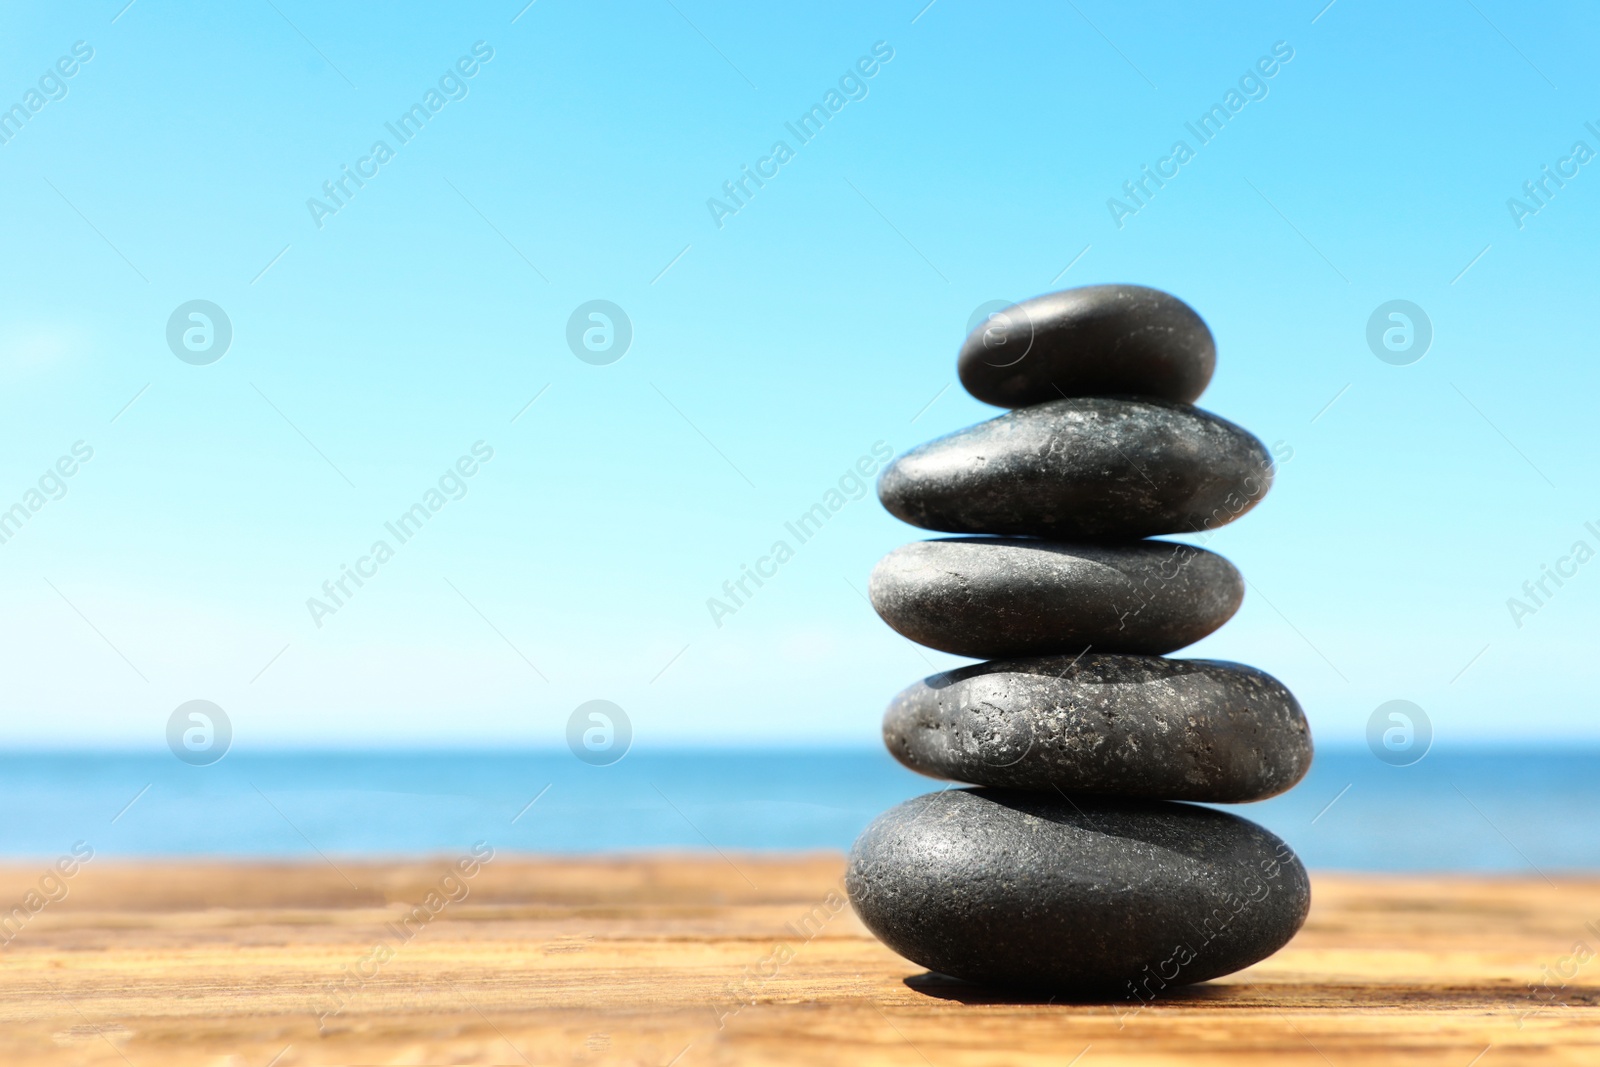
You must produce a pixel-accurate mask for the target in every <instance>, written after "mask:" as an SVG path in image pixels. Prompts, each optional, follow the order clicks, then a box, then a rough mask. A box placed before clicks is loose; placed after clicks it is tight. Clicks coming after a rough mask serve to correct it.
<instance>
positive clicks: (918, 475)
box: [878, 397, 1272, 540]
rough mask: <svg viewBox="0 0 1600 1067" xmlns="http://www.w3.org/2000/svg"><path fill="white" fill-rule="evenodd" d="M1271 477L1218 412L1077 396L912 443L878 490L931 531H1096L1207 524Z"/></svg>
mask: <svg viewBox="0 0 1600 1067" xmlns="http://www.w3.org/2000/svg"><path fill="white" fill-rule="evenodd" d="M1271 485H1272V458H1271V455H1270V454H1269V453H1268V452H1267V448H1266V446H1265V445H1263V444H1262V443H1261V442H1260V441H1258V440H1256V438H1255V437H1253V436H1252V435H1251V434H1249V433H1248V432H1246V431H1245V430H1242V429H1240V428H1239V427H1237V426H1235V425H1234V424H1233V423H1231V422H1228V421H1227V420H1225V419H1219V418H1218V417H1217V416H1215V415H1212V414H1210V413H1209V412H1205V411H1201V410H1200V409H1199V408H1193V407H1189V406H1188V405H1187V404H1169V403H1165V402H1161V401H1153V400H1118V399H1108V398H1104V397H1079V398H1076V399H1072V400H1057V401H1055V402H1054V403H1050V404H1038V405H1036V406H1034V407H1029V408H1020V409H1018V410H1016V411H1012V412H1008V413H1006V414H1004V415H1001V416H999V417H998V418H994V419H990V420H989V421H988V422H980V423H978V425H976V426H969V427H967V428H966V429H964V430H957V431H956V432H955V433H952V434H948V435H946V436H944V437H940V438H938V439H936V440H933V441H929V442H928V443H927V444H925V445H921V446H919V447H917V448H914V449H912V450H911V451H910V452H907V453H906V454H905V455H903V456H901V457H900V458H898V459H896V460H895V461H894V462H893V463H891V464H889V466H887V467H885V468H884V470H883V473H882V474H881V475H880V476H879V477H878V498H879V499H880V500H882V501H883V506H884V507H886V508H888V509H889V511H890V512H891V513H893V514H894V515H895V516H896V517H898V518H901V519H904V520H905V521H906V522H909V523H911V524H912V525H913V526H921V527H924V528H926V529H930V530H943V531H945V532H947V533H990V534H1025V535H1031V536H1035V537H1056V538H1061V539H1063V540H1075V539H1079V538H1085V539H1096V540H1106V539H1112V538H1124V539H1126V538H1137V537H1149V536H1151V535H1154V534H1171V533H1194V532H1196V531H1200V530H1209V529H1214V528H1216V527H1218V526H1221V525H1223V524H1225V523H1228V522H1231V521H1233V520H1234V519H1236V518H1238V517H1239V516H1240V515H1243V514H1244V513H1245V512H1246V511H1249V510H1250V509H1251V508H1252V507H1254V506H1255V505H1256V503H1257V502H1259V501H1260V499H1261V498H1262V497H1263V496H1265V495H1266V492H1267V490H1268V488H1270V487H1271Z"/></svg>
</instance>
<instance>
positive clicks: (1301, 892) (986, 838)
mask: <svg viewBox="0 0 1600 1067" xmlns="http://www.w3.org/2000/svg"><path fill="white" fill-rule="evenodd" d="M846 885H847V888H848V890H849V894H850V901H851V903H852V904H853V905H854V906H855V910H856V914H857V915H859V916H860V917H861V921H862V922H863V923H865V924H866V925H867V928H868V929H870V930H871V931H872V932H873V933H874V934H876V935H877V936H878V937H879V939H881V940H882V941H883V942H884V944H886V945H888V946H889V947H890V948H892V949H894V950H895V951H896V952H898V953H900V954H901V955H902V956H905V957H906V958H907V959H909V960H912V961H913V962H915V963H918V964H920V965H922V966H924V967H926V968H928V969H929V970H932V971H938V972H940V973H943V974H947V975H950V976H952V977H955V978H962V979H966V980H968V981H972V982H982V983H987V984H992V985H1005V986H1020V987H1031V988H1035V989H1048V990H1052V991H1057V992H1061V993H1067V994H1077V995H1083V996H1097V997H1098V996H1105V997H1110V998H1114V999H1123V998H1126V997H1130V996H1131V997H1136V998H1137V999H1139V1000H1140V1001H1141V1002H1143V1001H1147V1000H1149V999H1151V998H1153V997H1155V996H1157V995H1159V993H1160V991H1161V990H1162V989H1164V988H1166V987H1168V986H1176V985H1187V984H1189V983H1192V982H1203V981H1205V980H1206V979H1208V978H1216V977H1217V976H1219V975H1224V974H1228V973H1229V972H1231V971H1236V970H1239V969H1240V968H1241V967H1247V966H1249V965H1250V964H1252V963H1255V962H1256V961H1258V960H1261V959H1264V958H1266V957H1267V956H1270V955H1271V954H1272V953H1274V952H1276V951H1277V950H1278V949H1280V948H1282V947H1283V946H1284V945H1285V944H1287V943H1288V941H1289V939H1290V938H1291V937H1293V936H1294V934H1295V931H1297V930H1298V929H1300V924H1301V923H1302V922H1304V921H1305V917H1306V910H1307V909H1308V908H1309V907H1310V904H1311V887H1310V882H1309V881H1308V879H1307V877H1306V871H1305V868H1304V867H1303V866H1302V865H1301V863H1300V860H1299V859H1298V857H1296V856H1295V854H1294V852H1293V850H1291V849H1290V848H1289V846H1288V845H1286V844H1284V842H1282V841H1281V840H1279V839H1278V838H1277V837H1276V836H1274V835H1273V834H1271V833H1269V832H1267V831H1266V830H1264V829H1263V828H1261V827H1259V826H1257V825H1256V824H1255V823H1252V822H1248V821H1246V820H1244V819H1241V818H1238V817H1237V816H1234V815H1229V814H1227V813H1225V812H1220V811H1216V810H1214V809H1211V808H1202V807H1195V806H1192V805H1189V804H1175V803H1169V802H1164V801H1139V800H1125V799H1118V798H1108V797H1091V796H1077V797H1070V798H1069V797H1066V796H1051V795H1044V794H1038V793H1022V792H1015V791H1010V790H1000V789H953V790H946V791H944V792H941V793H929V794H927V795H926V796H920V797H916V798H914V799H912V800H908V801H906V802H905V803H903V804H901V805H899V806H898V807H895V808H892V809H890V810H889V811H887V812H885V813H884V814H882V815H880V816H879V817H878V818H877V819H876V820H874V821H873V823H872V825H870V826H868V827H867V829H866V831H865V832H864V833H863V834H862V835H861V837H860V838H859V839H858V840H857V841H856V843H855V847H854V848H853V849H852V850H851V853H850V867H849V873H848V876H847V881H846Z"/></svg>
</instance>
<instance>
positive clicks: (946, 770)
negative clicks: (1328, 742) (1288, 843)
mask: <svg viewBox="0 0 1600 1067" xmlns="http://www.w3.org/2000/svg"><path fill="white" fill-rule="evenodd" d="M883 739H884V743H885V744H886V745H888V747H889V751H890V752H892V753H893V754H894V757H895V758H896V759H898V760H899V761H900V762H901V763H903V764H905V765H906V766H907V767H910V768H911V769H912V770H914V771H919V772H921V773H922V774H926V775H930V776H932V777H935V778H948V779H952V780H954V781H958V782H971V783H972V784H974V785H989V786H1008V787H1015V788H1019V789H1034V790H1041V791H1045V792H1053V791H1054V790H1057V789H1059V790H1063V791H1065V792H1068V793H1101V794H1114V795H1118V796H1127V797H1147V798H1151V799H1157V798H1159V799H1164V800H1200V801H1208V802H1211V803H1238V802H1243V801H1249V800H1262V799H1265V798H1266V797H1270V796H1274V795H1276V794H1278V793H1281V792H1283V791H1284V790H1286V789H1288V788H1290V787H1291V786H1293V785H1294V784H1295V783H1296V782H1298V781H1299V780H1300V779H1301V778H1302V777H1304V775H1305V773H1306V771H1307V770H1308V769H1309V768H1310V766H1311V731H1310V728H1309V727H1308V726H1307V725H1306V718H1305V713H1304V712H1302V711H1301V710H1300V704H1299V702H1298V701H1296V700H1295V698H1294V695H1293V694H1291V693H1290V692H1289V690H1287V689H1285V688H1284V686H1283V684H1282V683H1281V682H1279V681H1278V680H1277V679H1276V678H1273V677H1272V676H1271V675H1269V674H1266V673H1265V672H1263V671H1258V670H1256V669H1255V668H1254V667H1246V666H1244V665H1243V664H1239V663H1224V662H1221V661H1218V660H1203V659H1193V660H1182V659H1162V658H1160V657H1158V656H1119V655H1101V654H1098V653H1089V654H1087V655H1083V656H1079V657H1074V656H1043V657H1038V658H1034V659H1016V660H1001V661H997V662H993V663H980V664H977V665H976V666H972V667H963V668H961V669H960V670H955V671H949V672H947V673H944V674H936V675H934V676H933V677H931V678H927V679H924V680H923V681H920V682H918V683H916V684H915V685H913V686H910V687H909V688H907V689H905V690H903V691H902V692H901V693H900V695H899V696H897V697H895V699H894V700H893V702H891V703H890V705H889V710H888V711H887V712H885V713H884V716H883Z"/></svg>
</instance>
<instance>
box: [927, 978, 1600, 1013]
mask: <svg viewBox="0 0 1600 1067" xmlns="http://www.w3.org/2000/svg"><path fill="white" fill-rule="evenodd" d="M904 983H905V986H906V988H907V989H909V990H911V991H912V992H914V993H919V994H921V995H923V996H926V997H932V998H934V999H936V1000H950V1001H955V1002H957V1003H960V1004H969V1005H997V1006H1025V1005H1027V1006H1043V1005H1048V1004H1054V1005H1057V1006H1061V1007H1068V1006H1075V1007H1096V1006H1098V1007H1104V1008H1111V1009H1114V1010H1118V1011H1130V1010H1131V1011H1138V1010H1139V1009H1140V1006H1141V1005H1140V1003H1139V1002H1138V1001H1135V1000H1130V999H1129V998H1128V997H1127V996H1126V995H1118V994H1117V993H1116V992H1105V993H1101V994H1098V995H1097V994H1094V993H1081V992H1080V993H1053V992H1051V991H1050V990H1030V989H1007V988H1004V987H998V986H985V985H978V984H976V983H973V982H966V981H963V980H961V979H959V978H951V977H950V976H949V975H944V974H939V973H937V972H935V971H924V972H922V973H921V974H914V975H911V976H910V977H908V978H906V979H905V980H904ZM1143 1007H1145V1008H1151V1009H1156V1008H1161V1007H1190V1008H1194V1007H1207V1008H1222V1007H1232V1008H1262V1007H1272V1008H1311V1009H1315V1008H1343V1007H1361V1008H1390V1009H1411V1010H1432V1011H1441V1010H1446V1011H1448V1010H1456V1011H1463V1010H1466V1011H1482V1012H1489V1013H1494V1014H1504V1015H1505V1016H1506V1017H1508V1018H1515V1017H1521V1016H1524V1015H1526V1016H1527V1017H1528V1018H1529V1019H1536V1018H1552V1017H1554V1018H1559V1017H1560V1015H1561V1013H1562V1012H1563V1011H1569V1010H1573V1009H1585V1008H1587V1009H1591V1010H1592V1009H1595V1008H1600V986H1575V985H1569V986H1567V987H1566V988H1565V989H1562V990H1560V998H1559V1000H1558V1001H1554V1002H1552V1001H1550V1000H1548V999H1545V1000H1540V999H1537V998H1534V997H1530V996H1529V995H1528V990H1527V989H1526V988H1525V987H1523V986H1510V985H1507V984H1505V983H1501V982H1493V981H1483V982H1477V983H1473V982H1458V983H1452V984H1451V985H1449V986H1439V985H1430V984H1422V983H1419V984H1407V983H1401V982H1350V981H1344V982H1338V981H1326V982H1318V981H1310V982H1278V981H1274V982H1262V983H1251V982H1201V983H1199V984H1197V985H1189V986H1172V987H1170V988H1168V989H1164V990H1162V991H1161V993H1160V995H1158V996H1157V997H1156V998H1155V1000H1153V1001H1151V1000H1147V1001H1144V1002H1143Z"/></svg>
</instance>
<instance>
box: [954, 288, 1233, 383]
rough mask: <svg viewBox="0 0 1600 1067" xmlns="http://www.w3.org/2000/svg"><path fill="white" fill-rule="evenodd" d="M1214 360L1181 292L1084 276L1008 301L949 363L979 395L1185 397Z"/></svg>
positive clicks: (1207, 336)
mask: <svg viewBox="0 0 1600 1067" xmlns="http://www.w3.org/2000/svg"><path fill="white" fill-rule="evenodd" d="M1216 366H1217V345H1216V342H1215V341H1214V340H1213V339H1212V337H1211V331H1210V330H1209V329H1207V328H1206V324H1205V322H1204V321H1202V320H1201V318H1200V316H1199V315H1196V314H1195V312H1194V309H1193V308H1191V307H1190V306H1189V305H1188V304H1185V303H1184V302H1183V301H1182V300H1179V299H1178V298H1177V297H1175V296H1172V295H1170V294H1168V293H1163V292H1162V291H1161V290H1159V289H1148V288H1146V287H1144V286H1142V285H1086V286H1084V287H1083V288H1081V289H1067V290H1064V291H1062V292H1059V293H1047V294H1045V295H1044V296H1036V297H1034V298H1033V299H1031V300H1024V301H1022V302H1021V303H1017V304H1013V305H1012V306H1011V307H1009V308H1007V309H1006V310H1004V311H1002V312H999V313H998V314H997V315H995V316H992V317H991V318H990V319H989V320H988V321H987V322H984V323H982V324H980V325H979V326H977V327H976V328H975V329H974V330H973V331H972V332H971V333H970V334H968V335H967V339H966V341H965V342H964V343H963V344H962V346H961V354H960V355H959V356H958V357H957V358H956V370H957V373H958V374H959V375H960V376H961V384H962V385H963V386H965V387H966V390H967V392H969V393H971V394H972V395H973V396H975V397H977V398H978V399H979V400H982V401H983V402H984V403H987V404H997V405H999V406H1000V407H1003V408H1018V407H1025V406H1027V405H1029V404H1042V403H1044V402H1046V401H1049V400H1059V399H1061V398H1062V397H1064V396H1119V395H1122V396H1148V397H1154V398H1156V399H1158V400H1173V401H1176V402H1178V403H1182V404H1190V403H1193V402H1194V401H1195V400H1198V399H1199V397H1200V394H1201V393H1203V392H1205V389H1206V385H1207V384H1208V383H1210V381H1211V373H1212V371H1214V370H1215V369H1216Z"/></svg>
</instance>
